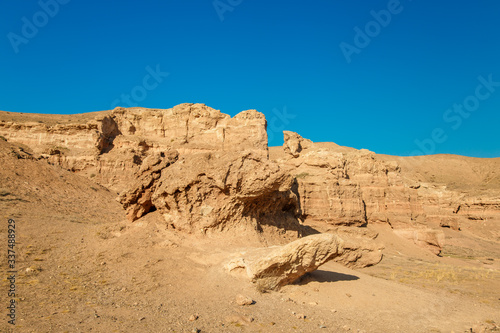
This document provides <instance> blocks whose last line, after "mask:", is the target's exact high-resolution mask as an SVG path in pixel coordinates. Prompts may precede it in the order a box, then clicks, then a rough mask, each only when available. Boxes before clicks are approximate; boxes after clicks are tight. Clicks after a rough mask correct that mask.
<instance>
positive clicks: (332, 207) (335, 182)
mask: <svg viewBox="0 0 500 333" xmlns="http://www.w3.org/2000/svg"><path fill="white" fill-rule="evenodd" d="M284 139H285V141H284V145H283V152H284V155H282V158H278V159H277V162H278V163H279V164H280V165H282V166H283V167H284V168H288V170H290V173H292V174H293V175H295V177H296V179H297V193H298V197H299V200H300V207H301V212H302V215H301V219H302V220H303V221H304V223H305V224H307V225H310V226H312V227H314V228H317V229H318V230H328V229H329V228H330V227H331V226H339V225H344V226H362V225H366V224H370V223H377V222H381V223H388V224H390V225H391V226H392V227H393V229H394V230H398V232H397V234H398V235H400V236H401V237H403V238H406V239H408V240H410V241H412V242H414V243H415V244H417V245H419V246H421V247H424V248H427V249H429V250H430V251H431V252H433V253H435V254H439V253H440V251H441V249H442V247H443V245H444V244H445V239H444V233H443V231H442V230H440V227H448V228H452V229H454V230H459V229H460V225H461V224H462V223H465V222H466V221H467V220H483V219H497V220H500V219H499V217H500V216H499V213H500V209H499V204H498V198H497V199H492V198H485V197H484V196H480V197H477V196H471V195H470V194H468V193H467V192H464V191H456V190H452V189H449V188H448V187H447V186H446V185H443V184H439V183H426V182H419V181H417V180H415V179H414V177H410V176H409V175H406V174H404V173H402V171H401V167H400V165H399V163H398V161H396V160H395V159H392V160H391V158H390V157H385V158H384V157H383V156H379V155H376V154H375V153H373V152H370V151H368V150H365V149H361V150H356V149H351V148H345V147H340V146H337V145H335V144H332V143H330V144H321V143H313V142H311V141H310V140H307V139H304V138H302V137H301V136H300V135H298V134H297V133H293V132H285V133H284ZM408 159H410V158H408ZM329 226H330V227H329Z"/></svg>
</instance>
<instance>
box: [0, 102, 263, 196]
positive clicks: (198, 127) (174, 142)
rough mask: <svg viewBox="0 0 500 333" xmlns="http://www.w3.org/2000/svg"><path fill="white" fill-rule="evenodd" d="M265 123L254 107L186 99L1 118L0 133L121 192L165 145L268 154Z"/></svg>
mask: <svg viewBox="0 0 500 333" xmlns="http://www.w3.org/2000/svg"><path fill="white" fill-rule="evenodd" d="M42 119H43V118H42ZM73 119H74V121H75V122H76V121H79V122H80V123H72V120H73ZM266 126H267V124H266V119H265V117H264V115H263V114H262V113H260V112H257V111H255V110H248V111H243V112H241V113H240V114H238V115H236V116H234V117H233V118H231V117H230V116H229V115H227V114H223V113H221V112H220V111H219V110H215V109H212V108H210V107H208V106H206V105H204V104H189V103H186V104H180V105H177V106H175V107H173V108H171V109H165V110H164V109H146V108H139V107H135V108H127V109H125V108H120V107H117V108H115V109H114V110H112V111H103V112H96V113H94V114H92V113H89V114H86V115H85V117H84V118H83V117H81V115H74V116H73V117H72V118H71V116H70V118H68V120H67V122H64V123H57V122H54V121H52V122H49V121H47V123H44V122H42V121H40V122H21V123H16V122H5V121H4V122H0V135H1V136H4V137H5V138H6V139H7V140H11V141H13V142H17V143H22V144H26V145H28V146H29V147H31V148H32V149H33V151H34V153H35V154H38V155H41V156H42V157H44V158H46V159H47V161H48V162H49V163H51V164H55V165H60V166H61V167H63V168H65V169H68V170H71V171H73V172H77V173H80V174H81V175H83V176H86V177H89V178H93V180H94V181H96V182H98V183H99V184H101V185H103V186H106V187H108V188H110V189H112V190H114V191H116V192H122V191H124V190H128V186H129V185H130V184H129V183H130V179H133V178H134V175H135V173H136V172H137V171H138V169H139V168H140V166H141V164H142V160H144V159H145V158H147V157H148V156H149V155H150V154H154V153H159V152H164V151H167V150H169V149H176V150H177V151H178V152H179V154H180V155H185V154H190V153H199V152H210V151H225V152H235V151H238V152H239V151H251V152H253V153H254V154H256V155H259V156H262V157H267V155H268V148H267V132H266ZM56 152H57V153H56Z"/></svg>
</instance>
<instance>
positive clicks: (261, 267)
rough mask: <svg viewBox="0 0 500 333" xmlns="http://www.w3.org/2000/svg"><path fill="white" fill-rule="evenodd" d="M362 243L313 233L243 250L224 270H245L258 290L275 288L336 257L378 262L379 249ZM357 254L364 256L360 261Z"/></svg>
mask: <svg viewBox="0 0 500 333" xmlns="http://www.w3.org/2000/svg"><path fill="white" fill-rule="evenodd" d="M365 245H366V244H365V243H362V242H360V241H359V238H358V239H357V238H350V239H348V240H344V239H342V238H340V237H339V236H337V235H335V234H330V233H324V234H316V235H310V236H307V237H303V238H301V239H298V240H296V241H294V242H291V243H288V244H286V245H284V246H277V247H272V248H266V249H257V250H254V251H252V252H250V253H245V254H243V256H242V257H239V258H236V259H233V260H232V261H230V262H229V263H227V264H226V266H225V267H226V270H228V272H233V271H237V270H242V269H243V270H245V273H246V276H247V277H248V278H249V279H250V280H251V281H252V282H254V283H255V284H256V285H257V288H258V289H260V290H277V289H279V288H281V287H283V286H284V285H287V284H290V283H292V282H294V281H295V280H297V279H298V278H299V277H301V276H303V275H304V274H306V273H308V272H312V271H314V270H316V269H317V268H318V267H319V266H321V265H323V264H324V263H326V262H328V261H330V260H333V259H337V258H338V261H340V262H342V263H343V264H344V265H346V266H351V267H353V266H355V267H365V266H370V265H374V264H376V263H378V262H379V261H380V260H381V259H382V253H381V248H380V247H379V246H372V245H370V246H369V247H365ZM361 257H364V259H363V260H360V259H361ZM361 262H363V265H361V264H360V263H361Z"/></svg>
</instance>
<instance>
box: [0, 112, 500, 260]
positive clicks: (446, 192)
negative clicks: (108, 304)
mask: <svg viewBox="0 0 500 333" xmlns="http://www.w3.org/2000/svg"><path fill="white" fill-rule="evenodd" d="M0 137H1V138H4V139H5V140H8V141H12V142H15V143H18V144H25V145H27V146H28V147H30V148H31V150H32V152H30V155H29V156H31V158H39V159H44V160H46V161H47V162H49V163H50V164H54V165H58V166H61V167H63V168H65V169H67V170H70V171H72V172H75V173H77V174H79V175H81V176H85V177H88V178H90V179H91V180H92V181H94V182H96V183H98V184H100V185H102V186H105V187H106V188H108V189H110V190H111V191H113V192H115V193H116V194H119V197H118V200H119V201H120V202H121V203H122V205H123V207H124V208H125V209H126V210H127V215H128V218H129V220H131V221H134V220H136V219H138V218H141V217H142V216H144V215H145V214H147V213H148V212H150V211H153V210H158V211H159V212H160V213H161V214H162V215H163V216H164V218H165V220H166V223H167V224H168V225H169V226H171V227H173V228H176V229H180V230H186V231H189V232H202V233H207V232H210V231H212V230H226V229H228V228H233V229H234V228H239V227H242V228H245V229H248V228H250V229H253V230H257V231H258V232H262V231H264V230H279V232H280V233H283V234H286V235H287V237H291V238H287V237H286V238H287V239H288V240H289V239H292V238H293V237H297V236H298V235H306V234H310V233H314V232H315V231H332V230H334V229H336V228H337V227H339V226H346V227H349V228H357V227H363V226H366V225H370V224H373V223H387V224H389V225H390V226H391V227H392V228H393V229H394V230H395V231H396V233H397V234H398V235H400V236H401V237H403V238H405V239H408V240H409V241H411V242H414V243H415V244H417V245H419V246H422V247H424V248H427V249H429V250H430V251H431V252H433V253H436V254H438V253H439V252H440V251H441V249H442V247H443V244H445V240H444V233H443V231H442V228H450V229H451V230H454V231H460V230H462V229H464V228H466V229H467V230H468V231H471V232H477V233H478V234H477V236H478V237H483V238H486V239H491V240H494V241H498V240H499V239H500V238H499V237H500V235H499V234H498V232H495V231H494V230H495V229H491V228H489V227H488V226H489V225H492V224H495V223H498V221H500V203H499V202H500V191H499V190H498V189H496V190H493V191H490V190H489V187H490V184H500V178H499V176H498V175H497V174H496V173H495V172H494V171H488V170H498V167H497V166H498V165H500V164H499V163H498V162H499V160H498V159H492V160H491V161H490V160H488V161H485V160H480V161H476V160H474V159H467V158H462V159H453V158H451V157H447V156H445V157H439V158H435V157H432V158H427V157H425V156H423V157H412V158H403V157H394V156H392V157H391V156H384V155H377V154H375V153H373V152H370V151H368V150H365V149H361V150H356V149H353V148H346V147H340V146H338V145H336V144H333V143H313V142H312V141H310V140H307V139H304V138H302V137H301V136H300V135H299V134H297V133H294V132H288V131H285V132H284V139H285V140H284V145H283V148H281V149H279V150H280V153H279V154H278V155H280V156H279V157H275V156H273V157H272V158H271V159H270V158H269V149H268V146H267V133H266V119H265V117H264V115H263V114H261V113H259V112H257V111H255V110H248V111H243V112H241V113H239V114H237V115H236V116H234V117H232V118H231V117H230V116H229V115H226V114H223V113H221V112H220V111H218V110H215V109H212V108H210V107H208V106H206V105H203V104H180V105H177V106H175V107H173V108H171V109H146V108H127V109H125V108H120V107H118V108H116V109H114V110H110V111H102V112H96V113H89V114H81V115H57V116H56V115H36V114H35V115H32V114H14V113H8V112H0ZM273 149H274V148H273ZM273 154H274V153H273ZM23 156H24V155H23ZM450 161H451V162H450ZM446 163H448V164H446ZM484 163H486V164H488V165H489V166H488V167H485V166H484V165H483V164H484ZM443 164H446V168H443V167H442V166H443ZM490 164H491V165H490ZM441 169H443V170H442V171H441ZM464 169H467V170H469V171H468V173H464V176H463V178H464V179H465V180H464V179H461V180H459V181H458V182H457V181H456V179H454V178H453V177H451V176H449V175H448V174H449V172H447V171H446V170H452V171H453V172H454V173H455V174H458V173H461V172H462V170H464ZM485 170H486V171H485ZM483 174H484V176H481V177H482V178H481V177H479V176H477V175H483ZM436 177H437V178H436ZM474 177H475V178H477V179H476V180H475V183H474V184H472V185H471V186H472V187H467V186H465V185H463V184H467V182H468V179H469V178H474ZM464 186H465V187H464ZM498 188H500V185H499V186H498ZM479 224H482V225H484V228H477V227H476V226H477V225H479ZM292 235H295V236H293V237H292ZM348 261H351V259H349V260H348Z"/></svg>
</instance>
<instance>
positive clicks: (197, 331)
mask: <svg viewBox="0 0 500 333" xmlns="http://www.w3.org/2000/svg"><path fill="white" fill-rule="evenodd" d="M191 332H193V333H200V332H201V330H199V329H197V328H196V327H195V328H193V330H192V331H191Z"/></svg>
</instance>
